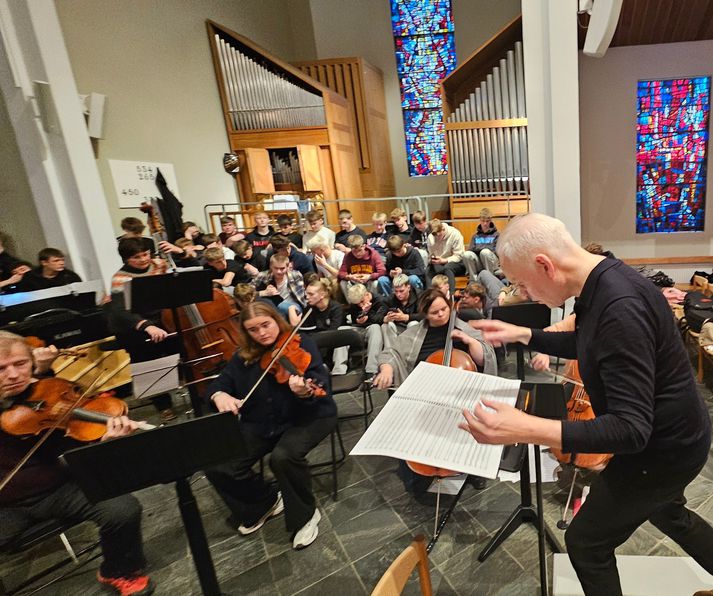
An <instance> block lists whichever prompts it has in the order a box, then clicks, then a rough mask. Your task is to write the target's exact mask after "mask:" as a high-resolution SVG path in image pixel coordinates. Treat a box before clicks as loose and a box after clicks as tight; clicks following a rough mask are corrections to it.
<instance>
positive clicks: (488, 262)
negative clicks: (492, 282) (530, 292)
mask: <svg viewBox="0 0 713 596" xmlns="http://www.w3.org/2000/svg"><path fill="white" fill-rule="evenodd" d="M499 235H500V233H499V232H498V228H496V227H495V223H493V215H492V213H491V211H490V209H488V208H487V207H485V208H483V209H481V210H480V223H479V224H478V227H477V228H476V230H475V234H473V237H472V238H471V239H470V245H469V246H468V250H466V251H465V253H464V254H463V263H464V264H465V267H466V269H467V270H468V276H469V277H470V279H471V280H473V281H475V280H476V278H477V274H478V273H479V272H481V271H483V270H486V271H490V273H493V274H495V275H499V276H500V277H502V271H501V270H500V261H499V260H498V256H497V255H496V254H495V248H496V245H497V242H498V236H499Z"/></svg>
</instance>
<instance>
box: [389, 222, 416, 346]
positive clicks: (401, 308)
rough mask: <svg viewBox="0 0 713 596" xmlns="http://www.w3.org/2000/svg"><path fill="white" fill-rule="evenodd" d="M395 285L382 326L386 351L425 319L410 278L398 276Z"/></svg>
mask: <svg viewBox="0 0 713 596" xmlns="http://www.w3.org/2000/svg"><path fill="white" fill-rule="evenodd" d="M392 238H398V236H392ZM392 238H389V240H391V239H392ZM393 284H394V293H393V295H391V296H389V297H388V298H387V299H386V305H387V307H388V309H389V310H388V312H387V313H386V314H385V315H384V324H383V325H382V326H381V332H382V335H383V338H384V349H386V348H389V347H391V346H392V345H393V343H394V340H395V339H396V337H397V336H398V335H399V334H400V333H401V332H403V331H405V330H406V328H407V327H411V326H412V325H417V324H418V322H419V321H420V320H421V319H423V315H422V314H421V313H419V312H418V296H419V294H418V291H417V290H416V288H414V287H413V286H412V285H411V283H410V281H409V278H408V276H406V275H404V274H403V273H401V274H399V275H397V276H396V277H394V280H393Z"/></svg>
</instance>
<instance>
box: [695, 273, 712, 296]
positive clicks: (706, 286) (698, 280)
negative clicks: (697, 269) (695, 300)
mask: <svg viewBox="0 0 713 596" xmlns="http://www.w3.org/2000/svg"><path fill="white" fill-rule="evenodd" d="M692 285H693V290H694V291H697V292H703V294H705V295H706V296H710V295H711V294H713V284H711V283H710V282H709V281H708V280H707V279H706V278H705V277H703V276H702V275H694V276H693V284H692Z"/></svg>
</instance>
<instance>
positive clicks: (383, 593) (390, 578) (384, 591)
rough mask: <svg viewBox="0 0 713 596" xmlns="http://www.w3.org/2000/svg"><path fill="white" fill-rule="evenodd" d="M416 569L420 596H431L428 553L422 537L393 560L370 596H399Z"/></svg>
mask: <svg viewBox="0 0 713 596" xmlns="http://www.w3.org/2000/svg"><path fill="white" fill-rule="evenodd" d="M416 567H418V579H419V583H420V584H421V594H423V596H432V594H433V589H432V587H431V573H430V572H429V570H428V553H427V552H426V545H425V540H424V538H423V535H419V536H416V538H414V540H413V542H412V543H411V544H409V545H408V546H407V547H406V548H405V549H404V550H403V551H402V552H401V554H400V555H399V556H398V557H396V559H394V562H393V563H391V565H389V568H388V569H387V570H386V571H385V572H384V575H382V576H381V579H380V580H379V583H378V584H376V587H375V588H374V591H373V592H372V593H371V596H399V594H401V592H403V589H404V586H405V585H406V582H408V580H409V577H411V573H412V572H413V570H414V569H415V568H416Z"/></svg>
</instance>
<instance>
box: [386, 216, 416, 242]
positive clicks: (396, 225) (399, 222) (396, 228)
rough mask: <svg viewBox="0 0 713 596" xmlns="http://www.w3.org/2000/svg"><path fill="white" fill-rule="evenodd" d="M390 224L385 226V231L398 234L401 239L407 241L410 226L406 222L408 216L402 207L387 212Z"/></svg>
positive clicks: (409, 235)
mask: <svg viewBox="0 0 713 596" xmlns="http://www.w3.org/2000/svg"><path fill="white" fill-rule="evenodd" d="M389 220H390V221H391V225H390V226H388V227H387V231H388V232H389V234H391V235H398V236H400V237H401V239H402V240H403V241H404V242H405V243H408V241H409V240H410V238H411V226H410V225H409V223H408V216H407V215H406V212H405V211H404V210H403V209H398V208H397V209H394V210H393V211H391V213H389Z"/></svg>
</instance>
